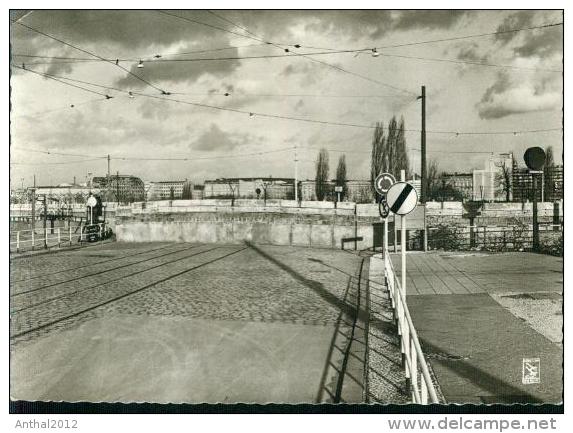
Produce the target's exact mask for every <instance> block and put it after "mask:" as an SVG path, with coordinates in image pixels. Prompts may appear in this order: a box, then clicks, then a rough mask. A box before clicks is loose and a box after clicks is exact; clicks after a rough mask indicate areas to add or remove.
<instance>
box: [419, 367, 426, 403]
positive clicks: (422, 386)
mask: <svg viewBox="0 0 573 433" xmlns="http://www.w3.org/2000/svg"><path fill="white" fill-rule="evenodd" d="M420 400H421V403H422V404H428V384H427V383H426V379H424V375H423V374H422V375H420Z"/></svg>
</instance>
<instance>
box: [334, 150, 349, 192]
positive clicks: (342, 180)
mask: <svg viewBox="0 0 573 433" xmlns="http://www.w3.org/2000/svg"><path fill="white" fill-rule="evenodd" d="M346 180H347V179H346V155H344V154H343V155H340V158H339V159H338V166H337V167H336V186H341V187H342V193H341V194H340V199H341V200H343V199H344V198H345V197H346V194H347V193H348V187H347V186H346Z"/></svg>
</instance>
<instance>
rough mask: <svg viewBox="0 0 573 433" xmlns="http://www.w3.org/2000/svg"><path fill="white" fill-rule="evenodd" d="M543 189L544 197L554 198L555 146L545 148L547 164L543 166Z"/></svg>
mask: <svg viewBox="0 0 573 433" xmlns="http://www.w3.org/2000/svg"><path fill="white" fill-rule="evenodd" d="M543 189H544V191H543V192H544V196H545V197H544V199H547V197H550V199H553V196H554V191H555V159H554V158H553V147H551V146H547V148H546V149H545V165H544V166H543Z"/></svg>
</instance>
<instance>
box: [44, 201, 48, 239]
mask: <svg viewBox="0 0 573 433" xmlns="http://www.w3.org/2000/svg"><path fill="white" fill-rule="evenodd" d="M47 218H48V203H47V201H46V194H44V218H43V220H44V249H47V248H48V228H47V225H46V220H47Z"/></svg>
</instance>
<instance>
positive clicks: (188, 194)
mask: <svg viewBox="0 0 573 433" xmlns="http://www.w3.org/2000/svg"><path fill="white" fill-rule="evenodd" d="M181 198H182V199H183V200H191V199H192V198H193V184H192V183H191V182H189V181H188V180H185V183H184V184H183V192H182V193H181Z"/></svg>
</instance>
